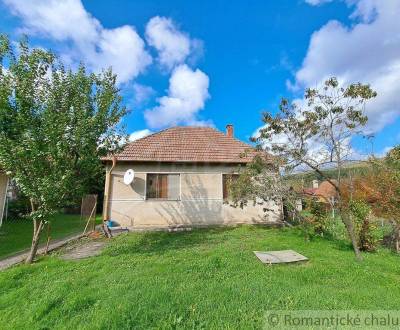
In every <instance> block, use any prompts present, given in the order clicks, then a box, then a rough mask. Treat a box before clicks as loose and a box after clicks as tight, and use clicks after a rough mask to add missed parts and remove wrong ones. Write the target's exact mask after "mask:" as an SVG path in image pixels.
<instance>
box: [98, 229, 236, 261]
mask: <svg viewBox="0 0 400 330" xmlns="http://www.w3.org/2000/svg"><path fill="white" fill-rule="evenodd" d="M237 228H238V227H237V226H235V227H233V226H232V227H211V228H201V229H194V230H192V231H182V232H145V233H131V234H127V235H124V236H122V235H121V236H120V237H118V238H117V239H116V240H115V242H113V244H111V245H110V246H109V247H108V248H107V249H106V250H105V251H104V254H105V255H111V256H115V255H121V254H153V253H155V254H163V253H167V252H170V251H174V250H181V249H188V248H191V247H194V246H200V245H204V244H207V246H212V245H216V244H218V243H220V242H222V240H223V238H224V234H225V233H229V232H231V231H232V230H234V229H237Z"/></svg>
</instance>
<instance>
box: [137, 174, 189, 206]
mask: <svg viewBox="0 0 400 330" xmlns="http://www.w3.org/2000/svg"><path fill="white" fill-rule="evenodd" d="M149 175H177V176H178V177H179V192H178V198H176V199H171V198H168V197H167V198H149V197H148V196H147V183H148V180H149ZM167 189H168V188H167ZM181 193H182V176H181V173H180V172H146V182H145V186H144V200H145V201H160V202H162V201H181Z"/></svg>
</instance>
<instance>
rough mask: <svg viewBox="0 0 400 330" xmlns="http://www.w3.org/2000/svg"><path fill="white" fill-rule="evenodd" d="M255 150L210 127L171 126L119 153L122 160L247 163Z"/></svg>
mask: <svg viewBox="0 0 400 330" xmlns="http://www.w3.org/2000/svg"><path fill="white" fill-rule="evenodd" d="M256 154H257V151H256V150H255V149H254V148H253V147H251V146H250V145H248V144H246V143H244V142H242V141H239V140H237V139H235V138H233V137H229V136H227V135H225V134H224V133H222V132H220V131H217V130H215V129H213V128H210V127H171V128H168V129H165V130H163V131H160V132H158V133H154V134H151V135H149V136H146V137H144V138H141V139H139V140H136V141H133V142H131V143H129V144H127V145H126V147H125V148H124V149H123V151H122V152H120V153H119V154H117V155H116V156H117V160H119V161H149V162H196V163H197V162H199V163H248V162H250V161H251V160H252V159H253V158H254V156H255V155H256ZM109 159H111V158H105V159H104V160H109Z"/></svg>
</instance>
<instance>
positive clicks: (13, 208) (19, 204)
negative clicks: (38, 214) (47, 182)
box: [7, 195, 31, 219]
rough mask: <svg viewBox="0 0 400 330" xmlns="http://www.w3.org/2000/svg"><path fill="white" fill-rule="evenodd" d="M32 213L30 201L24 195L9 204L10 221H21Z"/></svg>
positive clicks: (8, 215)
mask: <svg viewBox="0 0 400 330" xmlns="http://www.w3.org/2000/svg"><path fill="white" fill-rule="evenodd" d="M30 211H31V207H30V202H29V199H28V198H27V197H26V196H24V195H19V196H18V198H17V199H15V200H12V201H10V202H9V203H8V209H7V212H8V214H7V217H8V219H20V218H23V217H25V216H27V215H28V214H29V213H30Z"/></svg>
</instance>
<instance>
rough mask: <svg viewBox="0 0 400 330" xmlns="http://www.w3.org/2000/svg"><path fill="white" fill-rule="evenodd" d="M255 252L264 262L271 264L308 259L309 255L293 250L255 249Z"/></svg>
mask: <svg viewBox="0 0 400 330" xmlns="http://www.w3.org/2000/svg"><path fill="white" fill-rule="evenodd" d="M253 252H254V254H255V255H256V256H257V258H258V259H259V260H260V261H261V262H262V263H263V264H269V265H271V264H282V263H291V262H300V261H307V260H308V258H307V257H305V256H303V255H301V254H300V253H297V252H296V251H293V250H283V251H268V252H263V251H253Z"/></svg>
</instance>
